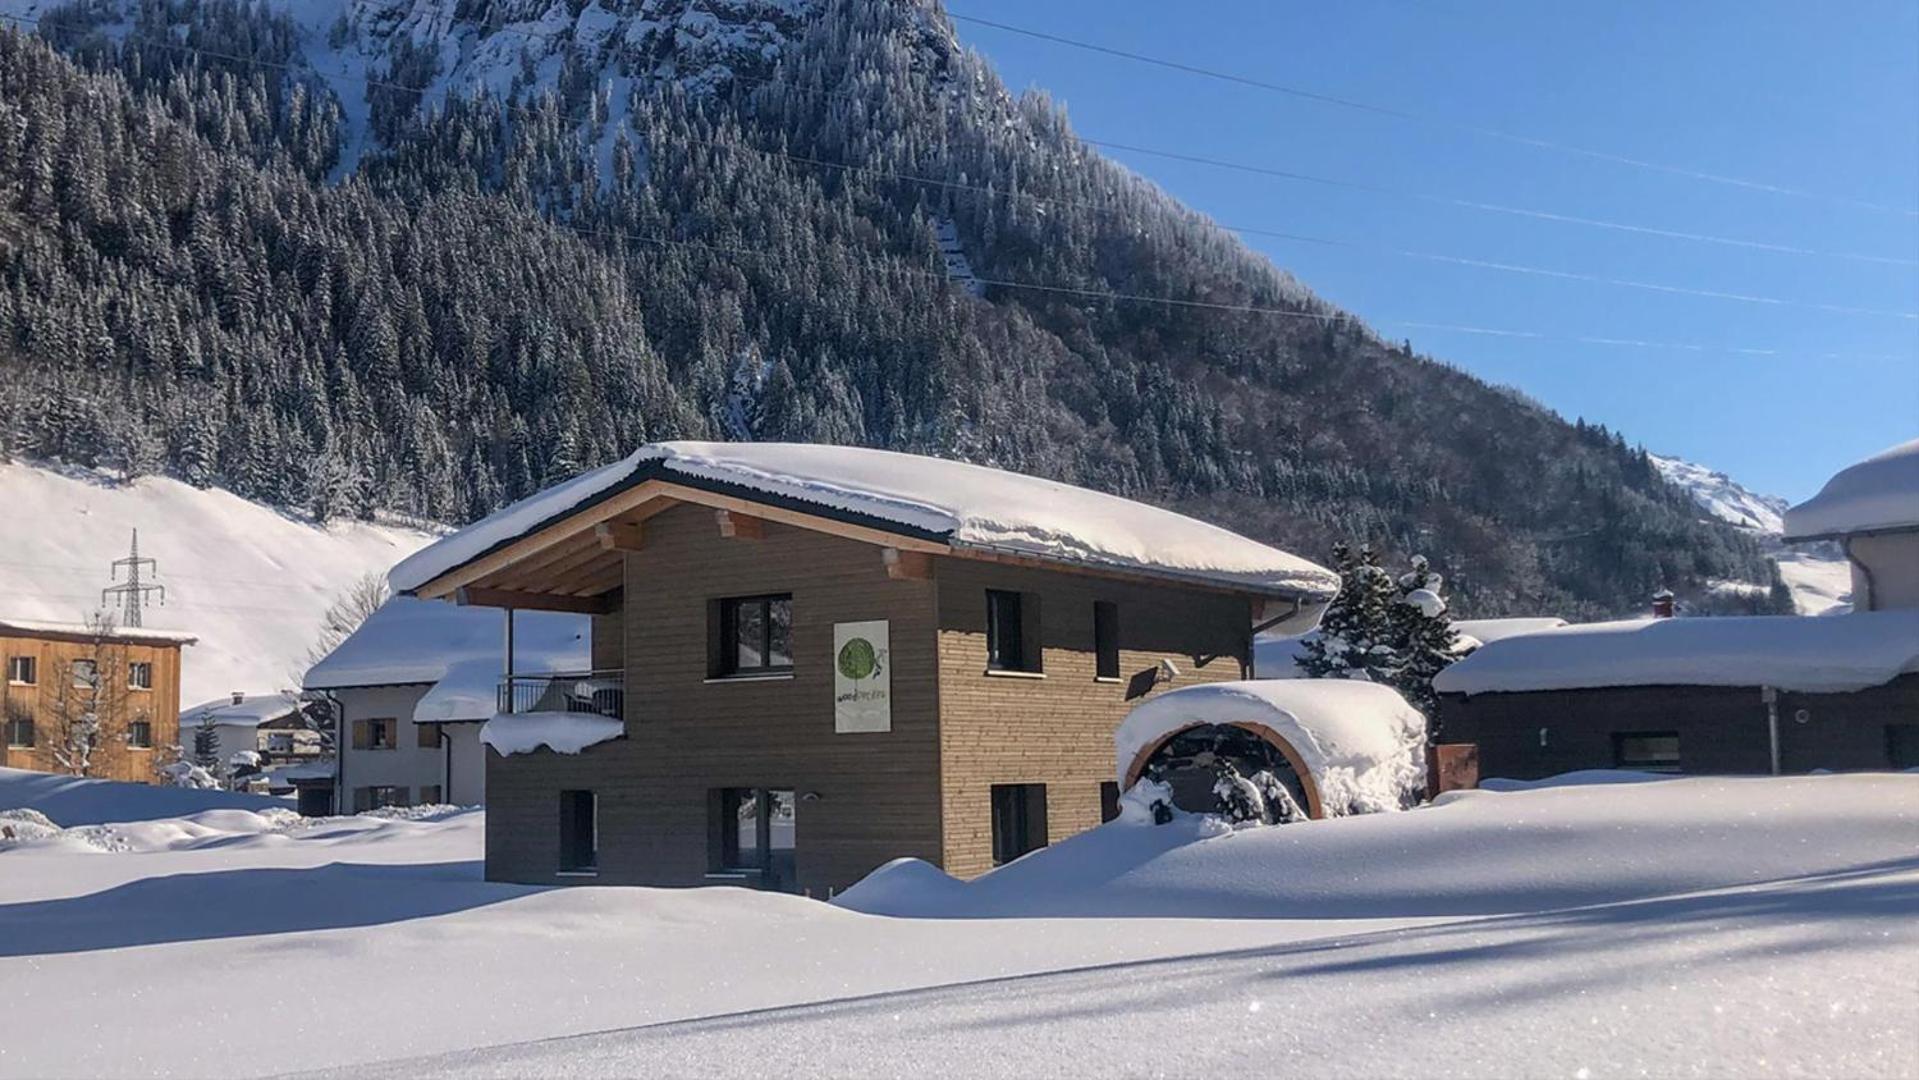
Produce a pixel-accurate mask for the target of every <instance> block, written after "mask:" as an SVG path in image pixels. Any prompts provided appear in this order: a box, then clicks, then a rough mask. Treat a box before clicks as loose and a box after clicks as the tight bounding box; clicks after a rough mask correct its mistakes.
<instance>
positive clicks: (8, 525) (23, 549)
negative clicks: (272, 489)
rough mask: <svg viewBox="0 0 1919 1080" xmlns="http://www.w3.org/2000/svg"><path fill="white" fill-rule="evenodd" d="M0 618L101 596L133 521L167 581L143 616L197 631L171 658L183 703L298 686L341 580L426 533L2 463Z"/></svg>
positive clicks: (82, 606) (208, 493) (160, 482)
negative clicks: (318, 520) (317, 519)
mask: <svg viewBox="0 0 1919 1080" xmlns="http://www.w3.org/2000/svg"><path fill="white" fill-rule="evenodd" d="M0 504H4V505H5V506H6V507H7V511H8V512H7V514H6V515H5V517H4V518H0V618H13V619H40V620H46V621H51V622H64V623H77V622H82V621H84V617H85V615H86V613H88V612H90V611H93V610H94V609H95V608H96V607H98V606H99V604H100V589H101V588H102V587H103V586H106V585H108V584H111V583H112V579H111V577H110V576H109V570H110V566H111V564H112V562H113V560H115V559H119V558H124V557H125V556H126V554H127V548H128V544H129V542H130V541H131V540H132V536H133V530H135V529H138V530H140V554H141V555H143V556H146V557H149V558H152V559H155V560H157V561H158V562H159V572H158V574H149V575H148V580H150V581H157V582H158V583H160V584H162V585H165V586H166V590H167V595H166V603H165V604H164V605H159V604H154V603H153V602H151V601H150V602H149V605H148V607H147V608H146V611H145V625H147V626H149V627H158V628H163V629H168V630H184V631H187V632H189V633H192V634H195V635H197V636H198V637H199V639H200V640H199V643H198V644H197V645H190V646H188V647H187V648H186V651H185V653H184V657H183V660H182V662H181V673H180V677H181V698H182V701H181V704H183V705H192V704H194V703H195V702H200V701H207V700H211V699H213V698H217V697H223V696H225V695H226V694H228V693H230V692H232V691H234V690H243V691H247V692H249V693H253V692H262V691H271V690H277V689H281V688H284V687H287V686H293V685H296V684H297V682H298V676H299V672H301V671H303V670H304V669H305V667H306V664H305V662H304V658H305V656H306V653H307V650H308V648H309V647H311V646H312V644H313V640H314V637H315V635H316V634H317V633H318V631H319V628H320V616H321V615H322V614H323V613H324V612H325V611H326V608H327V605H328V604H330V603H332V602H333V599H334V597H335V596H336V595H337V594H338V593H339V592H340V591H341V590H343V589H345V588H346V587H348V586H349V585H351V584H353V582H354V581H355V580H357V579H358V578H360V577H362V576H363V575H366V574H369V573H382V572H384V571H385V570H386V569H387V568H388V567H390V566H392V565H393V564H394V563H395V562H398V561H399V560H400V559H402V558H404V557H405V556H407V555H410V554H412V553H413V552H415V551H417V550H419V549H420V548H422V547H425V546H426V545H427V544H428V543H430V542H432V540H433V539H434V536H433V535H432V534H429V533H425V532H420V531H417V530H413V529H406V528H399V527H395V526H390V525H373V524H367V523H364V522H339V523H335V524H332V525H328V526H327V527H325V528H321V527H319V526H316V525H314V524H312V523H311V522H309V521H305V520H301V519H300V518H297V517H294V516H291V515H289V514H286V513H283V512H281V511H278V510H273V509H270V508H268V507H265V506H261V505H259V504H258V503H253V502H248V501H247V500H245V499H242V498H240V497H239V496H237V495H234V494H232V493H231V492H227V491H222V490H219V489H218V488H212V489H205V490H202V489H200V488H196V487H193V486H191V485H189V484H183V483H181V482H180V481H178V480H172V479H168V478H165V477H148V478H145V479H142V480H137V481H135V482H133V483H131V484H119V483H115V482H113V481H111V480H110V479H109V478H107V477H105V476H103V475H100V474H97V473H91V472H85V471H81V470H61V469H50V468H43V467H39V466H34V465H28V464H20V463H14V464H0Z"/></svg>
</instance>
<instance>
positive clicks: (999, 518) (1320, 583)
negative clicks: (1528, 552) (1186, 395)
mask: <svg viewBox="0 0 1919 1080" xmlns="http://www.w3.org/2000/svg"><path fill="white" fill-rule="evenodd" d="M649 479H662V480H670V481H673V482H676V483H682V484H687V485H689V486H693V487H699V488H704V489H709V490H718V491H722V492H726V493H728V494H736V495H740V494H743V495H746V496H749V497H755V498H761V499H770V500H772V501H775V502H778V503H780V504H783V505H788V506H796V507H798V508H801V509H806V510H811V511H815V512H821V511H824V512H838V513H843V514H848V515H852V516H854V517H856V518H858V519H860V520H861V521H862V522H864V523H869V524H871V525H873V526H874V527H877V528H881V529H886V530H892V531H898V532H904V533H906V534H908V535H916V536H920V537H924V538H926V539H930V540H935V541H939V542H943V543H946V544H950V545H952V546H953V547H955V548H971V549H976V550H980V551H990V552H1000V553H1007V554H1017V555H1025V556H1031V557H1035V558H1041V559H1046V560H1051V561H1055V562H1065V563H1071V564H1075V565H1094V566H1102V567H1109V568H1118V569H1129V570H1136V571H1141V572H1145V573H1151V574H1158V575H1162V576H1171V577H1177V578H1186V579H1191V580H1197V581H1206V582H1211V583H1216V584H1229V585H1233V586H1236V587H1241V588H1247V589H1252V590H1257V591H1261V592H1272V593H1280V594H1286V595H1299V596H1303V597H1307V598H1311V599H1316V600H1325V599H1330V598H1331V597H1332V595H1333V594H1334V593H1335V592H1337V591H1338V589H1339V578H1338V577H1337V576H1336V575H1335V574H1333V573H1332V572H1331V571H1329V570H1327V569H1325V568H1324V567H1321V566H1317V565H1315V564H1313V563H1311V562H1308V561H1306V560H1305V559H1302V558H1299V557H1298V556H1296V555H1291V554H1288V553H1286V552H1284V551H1280V550H1278V549H1277V548H1272V547H1268V546H1267V545H1265V544H1261V543H1258V542H1257V541H1254V540H1249V539H1247V538H1246V537H1243V536H1240V535H1238V534H1237V533H1232V532H1228V531H1227V530H1225V529H1222V528H1219V527H1218V526H1216V525H1209V524H1207V523H1205V522H1203V521H1197V520H1195V519H1193V518H1189V517H1186V516H1185V515H1183V514H1176V513H1173V512H1172V511H1170V510H1162V509H1160V508H1158V507H1154V506H1147V505H1145V504H1144V503H1138V502H1134V501H1132V500H1130V499H1123V498H1120V497H1119V496H1116V495H1107V494H1105V493H1103V492H1097V491H1090V490H1088V489H1086V488H1081V487H1074V486H1072V485H1070V484H1062V483H1058V482H1057V481H1053V480H1042V479H1040V478H1038V477H1033V476H1024V475H1021V474H1019V473H1011V472H1006V471H1004V470H1002V469H994V468H989V467H987V466H984V465H972V464H968V463H966V462H963V461H949V460H946V459H942V458H929V457H920V456H918V455H914V454H901V453H895V452H892V451H888V450H870V449H866V448H863V447H853V446H814V445H808V444H800V443H716V442H665V443H650V444H648V445H646V446H643V447H641V448H640V449H639V450H637V451H635V452H634V453H633V455H632V456H630V457H628V458H627V459H626V460H624V461H621V462H618V463H616V464H613V465H608V466H605V467H604V468H600V469H595V470H593V471H592V472H589V473H585V474H583V475H581V476H578V477H575V478H574V479H572V480H569V481H567V482H566V483H564V484H561V485H559V486H558V487H555V488H552V489H549V490H547V491H544V492H541V493H540V494H538V495H534V496H532V497H531V498H528V499H523V500H521V501H520V502H517V503H514V504H513V505H511V506H508V507H506V508H505V509H503V510H500V511H499V512H497V513H495V514H493V515H491V516H489V517H486V518H483V519H481V520H480V521H478V522H476V523H475V524H473V525H470V526H468V527H467V528H465V529H462V530H460V531H459V532H457V533H455V534H453V535H452V536H449V537H447V538H445V539H444V540H441V541H440V542H439V543H436V544H434V545H433V546H432V547H429V548H427V549H426V550H424V551H421V552H419V553H418V554H416V555H414V556H412V557H410V558H408V559H407V560H406V561H404V562H402V563H400V564H399V565H398V566H396V567H394V568H393V572H392V574H391V575H390V576H389V581H390V582H391V584H392V586H393V588H394V590H395V591H396V592H408V591H411V590H414V589H417V588H419V587H420V586H421V585H424V584H426V583H427V582H428V581H431V580H432V579H433V578H435V577H438V576H439V575H440V574H443V573H445V572H446V571H448V570H450V569H452V568H454V567H456V566H459V565H461V564H463V563H466V562H469V561H471V560H472V559H474V558H476V557H478V556H480V555H482V554H484V553H486V552H488V551H490V550H492V549H494V548H496V547H499V546H501V545H503V544H506V543H509V542H511V541H513V540H515V539H517V538H519V537H520V536H522V535H525V534H526V533H528V532H530V531H532V530H533V529H535V528H536V527H538V526H541V525H543V524H545V523H548V522H551V521H554V520H556V519H558V518H560V517H562V516H564V515H566V514H568V513H571V512H574V511H577V510H580V509H583V508H584V507H586V506H587V505H589V504H590V503H592V502H594V501H597V499H599V498H601V497H603V496H605V495H608V494H610V493H612V492H613V491H615V490H618V489H624V488H627V487H632V486H635V485H638V484H640V483H643V482H645V481H646V480H649Z"/></svg>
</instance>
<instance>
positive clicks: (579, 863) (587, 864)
mask: <svg viewBox="0 0 1919 1080" xmlns="http://www.w3.org/2000/svg"><path fill="white" fill-rule="evenodd" d="M599 868H600V800H599V798H598V797H597V796H595V795H594V794H593V793H592V792H591V791H562V792H560V871H561V872H562V873H572V874H579V873H591V872H593V871H596V870H598V869H599Z"/></svg>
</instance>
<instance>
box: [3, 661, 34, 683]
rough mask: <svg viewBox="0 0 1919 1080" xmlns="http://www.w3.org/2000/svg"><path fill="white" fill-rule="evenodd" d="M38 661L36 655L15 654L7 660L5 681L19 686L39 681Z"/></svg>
mask: <svg viewBox="0 0 1919 1080" xmlns="http://www.w3.org/2000/svg"><path fill="white" fill-rule="evenodd" d="M39 675H40V662H39V658H38V657H33V656H15V657H10V658H9V659H8V660H7V681H8V682H10V683H17V684H19V685H21V686H32V685H33V684H34V683H36V682H38V681H40V680H39Z"/></svg>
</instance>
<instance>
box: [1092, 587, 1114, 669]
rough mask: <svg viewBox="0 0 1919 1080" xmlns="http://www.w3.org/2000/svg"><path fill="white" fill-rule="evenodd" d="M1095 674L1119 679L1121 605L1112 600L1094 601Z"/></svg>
mask: <svg viewBox="0 0 1919 1080" xmlns="http://www.w3.org/2000/svg"><path fill="white" fill-rule="evenodd" d="M1093 674H1094V675H1095V676H1096V677H1098V678H1101V679H1117V678H1119V605H1118V604H1115V603H1113V602H1112V601H1111V600H1095V601H1093Z"/></svg>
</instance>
